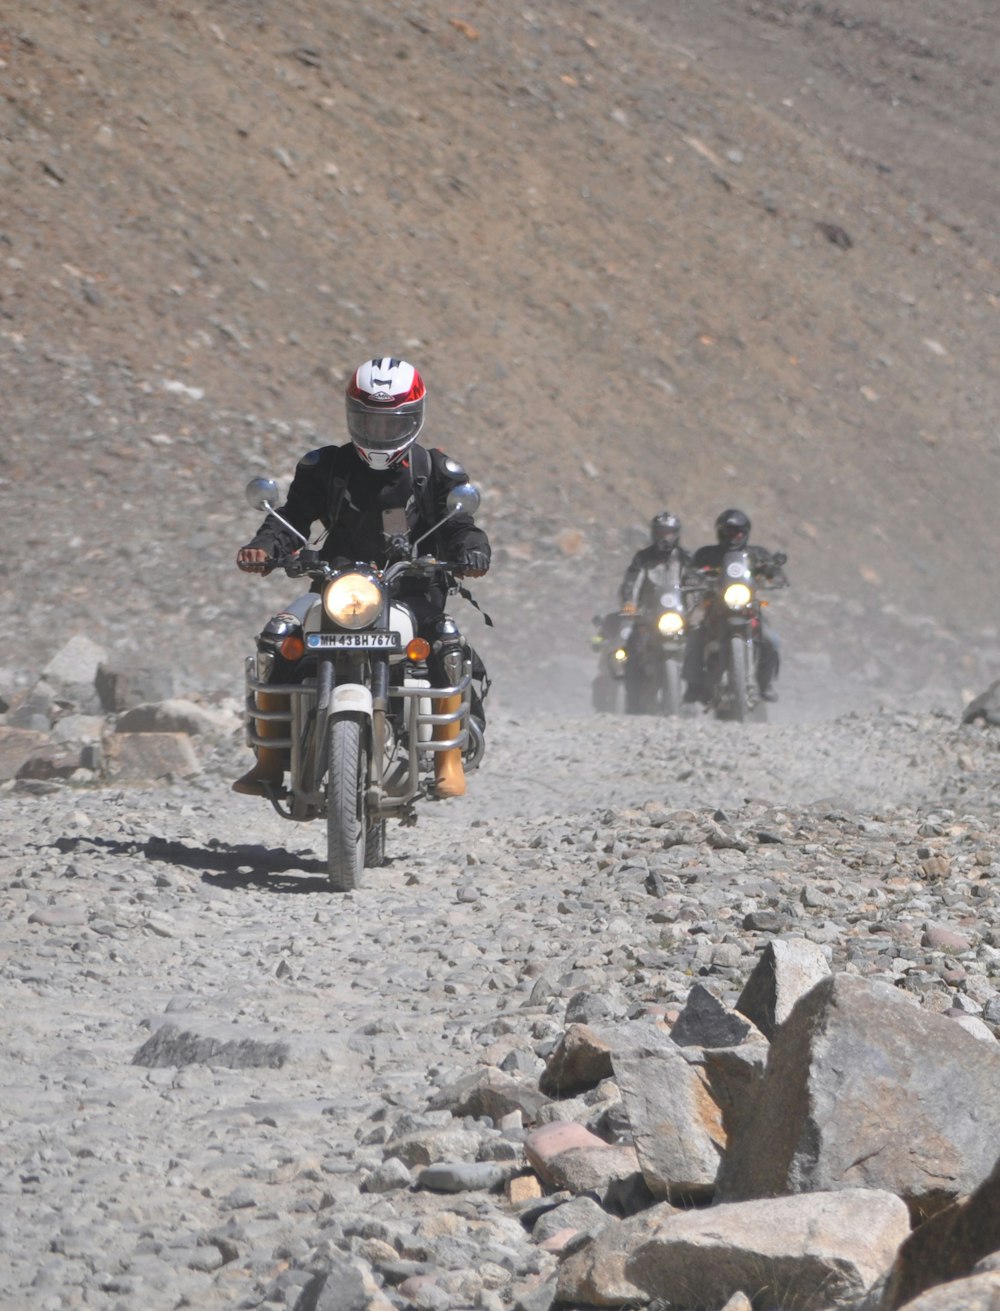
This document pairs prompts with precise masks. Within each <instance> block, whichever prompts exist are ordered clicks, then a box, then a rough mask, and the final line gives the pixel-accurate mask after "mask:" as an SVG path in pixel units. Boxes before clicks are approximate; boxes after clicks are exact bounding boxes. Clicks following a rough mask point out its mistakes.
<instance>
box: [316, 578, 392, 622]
mask: <svg viewBox="0 0 1000 1311" xmlns="http://www.w3.org/2000/svg"><path fill="white" fill-rule="evenodd" d="M323 609H324V611H325V612H326V617H327V619H330V620H332V621H333V622H334V623H335V624H339V625H340V626H341V628H367V627H368V626H369V624H373V623H374V622H375V620H376V619H377V618H378V616H379V611H380V610H381V609H382V588H381V587H380V586H379V585H378V583H377V582H376V581H375V579H374V578H372V577H371V575H370V574H355V573H351V574H341V575H340V577H339V578H334V579H333V580H332V581H331V582H329V583H327V585H326V587H324V588H323Z"/></svg>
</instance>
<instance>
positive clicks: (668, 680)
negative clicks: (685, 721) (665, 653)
mask: <svg viewBox="0 0 1000 1311" xmlns="http://www.w3.org/2000/svg"><path fill="white" fill-rule="evenodd" d="M660 709H661V711H662V713H663V714H664V715H666V716H669V717H671V718H672V717H675V716H677V715H679V714H680V713H681V666H680V662H679V661H678V660H664V662H663V692H662V701H661V703H660Z"/></svg>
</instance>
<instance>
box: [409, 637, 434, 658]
mask: <svg viewBox="0 0 1000 1311" xmlns="http://www.w3.org/2000/svg"><path fill="white" fill-rule="evenodd" d="M430 653H431V644H430V642H428V641H427V640H426V638H423V637H414V638H411V640H410V641H409V642H407V644H406V658H407V660H426V659H427V657H428V656H429V655H430Z"/></svg>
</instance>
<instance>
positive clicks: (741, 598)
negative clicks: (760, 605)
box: [722, 583, 753, 610]
mask: <svg viewBox="0 0 1000 1311" xmlns="http://www.w3.org/2000/svg"><path fill="white" fill-rule="evenodd" d="M722 599H723V601H725V603H726V605H728V606H729V608H730V610H742V609H743V608H744V607H745V606H748V605H749V604H750V602H751V601H752V600H753V592H751V590H750V588H749V587H747V585H746V583H730V584H729V586H728V587H727V588H726V590H725V591H724V592H723V593H722Z"/></svg>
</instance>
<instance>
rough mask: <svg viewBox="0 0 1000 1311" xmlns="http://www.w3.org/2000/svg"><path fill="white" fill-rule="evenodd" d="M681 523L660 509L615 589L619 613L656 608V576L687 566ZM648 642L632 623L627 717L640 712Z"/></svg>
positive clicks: (639, 627) (640, 628)
mask: <svg viewBox="0 0 1000 1311" xmlns="http://www.w3.org/2000/svg"><path fill="white" fill-rule="evenodd" d="M680 542H681V521H680V519H678V518H677V516H676V514H671V513H670V512H669V510H661V511H660V513H659V514H657V515H655V516H654V518H653V519H652V520H651V522H650V525H649V545H648V546H643V547H641V548H640V549H639V550H638V551H636V553H635V555H634V556H633V557H632V560H631V563H630V564H629V566H628V568H627V569H626V570H625V576H624V578H623V579H622V581H621V586H620V587H619V589H618V603H619V611H620V612H621V613H624V614H633V615H634V614H638V613H639V612H641V611H642V610H643V608H644V607H646V606H650V607H655V605H656V598H657V596H658V595H659V593H660V591H662V586H661V585H658V583H657V575H658V574H659V576H660V577H661V578H662V577H663V574H664V572H665V571H664V568H663V567H664V566H665V565H667V564H668V563H669V562H670V561H671V559H674V560H676V562H677V563H678V564H679V566H680V569H681V572H682V573H683V571H684V570H685V569H687V567H688V566H689V565H690V563H691V557H690V556H689V555H688V553H687V551H685V550H684V548H683V547H682V546H681V544H680ZM647 640H648V634H647V633H646V632H644V629H643V626H642V624H640V623H634V624H633V625H632V628H631V632H630V634H629V638H628V642H627V643H626V647H625V649H626V651H627V653H628V661H627V663H626V665H625V709H626V712H627V713H629V714H639V713H640V712H641V711H642V708H643V706H642V702H643V695H642V680H643V661H642V658H641V656H642V644H643V642H644V641H647Z"/></svg>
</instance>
